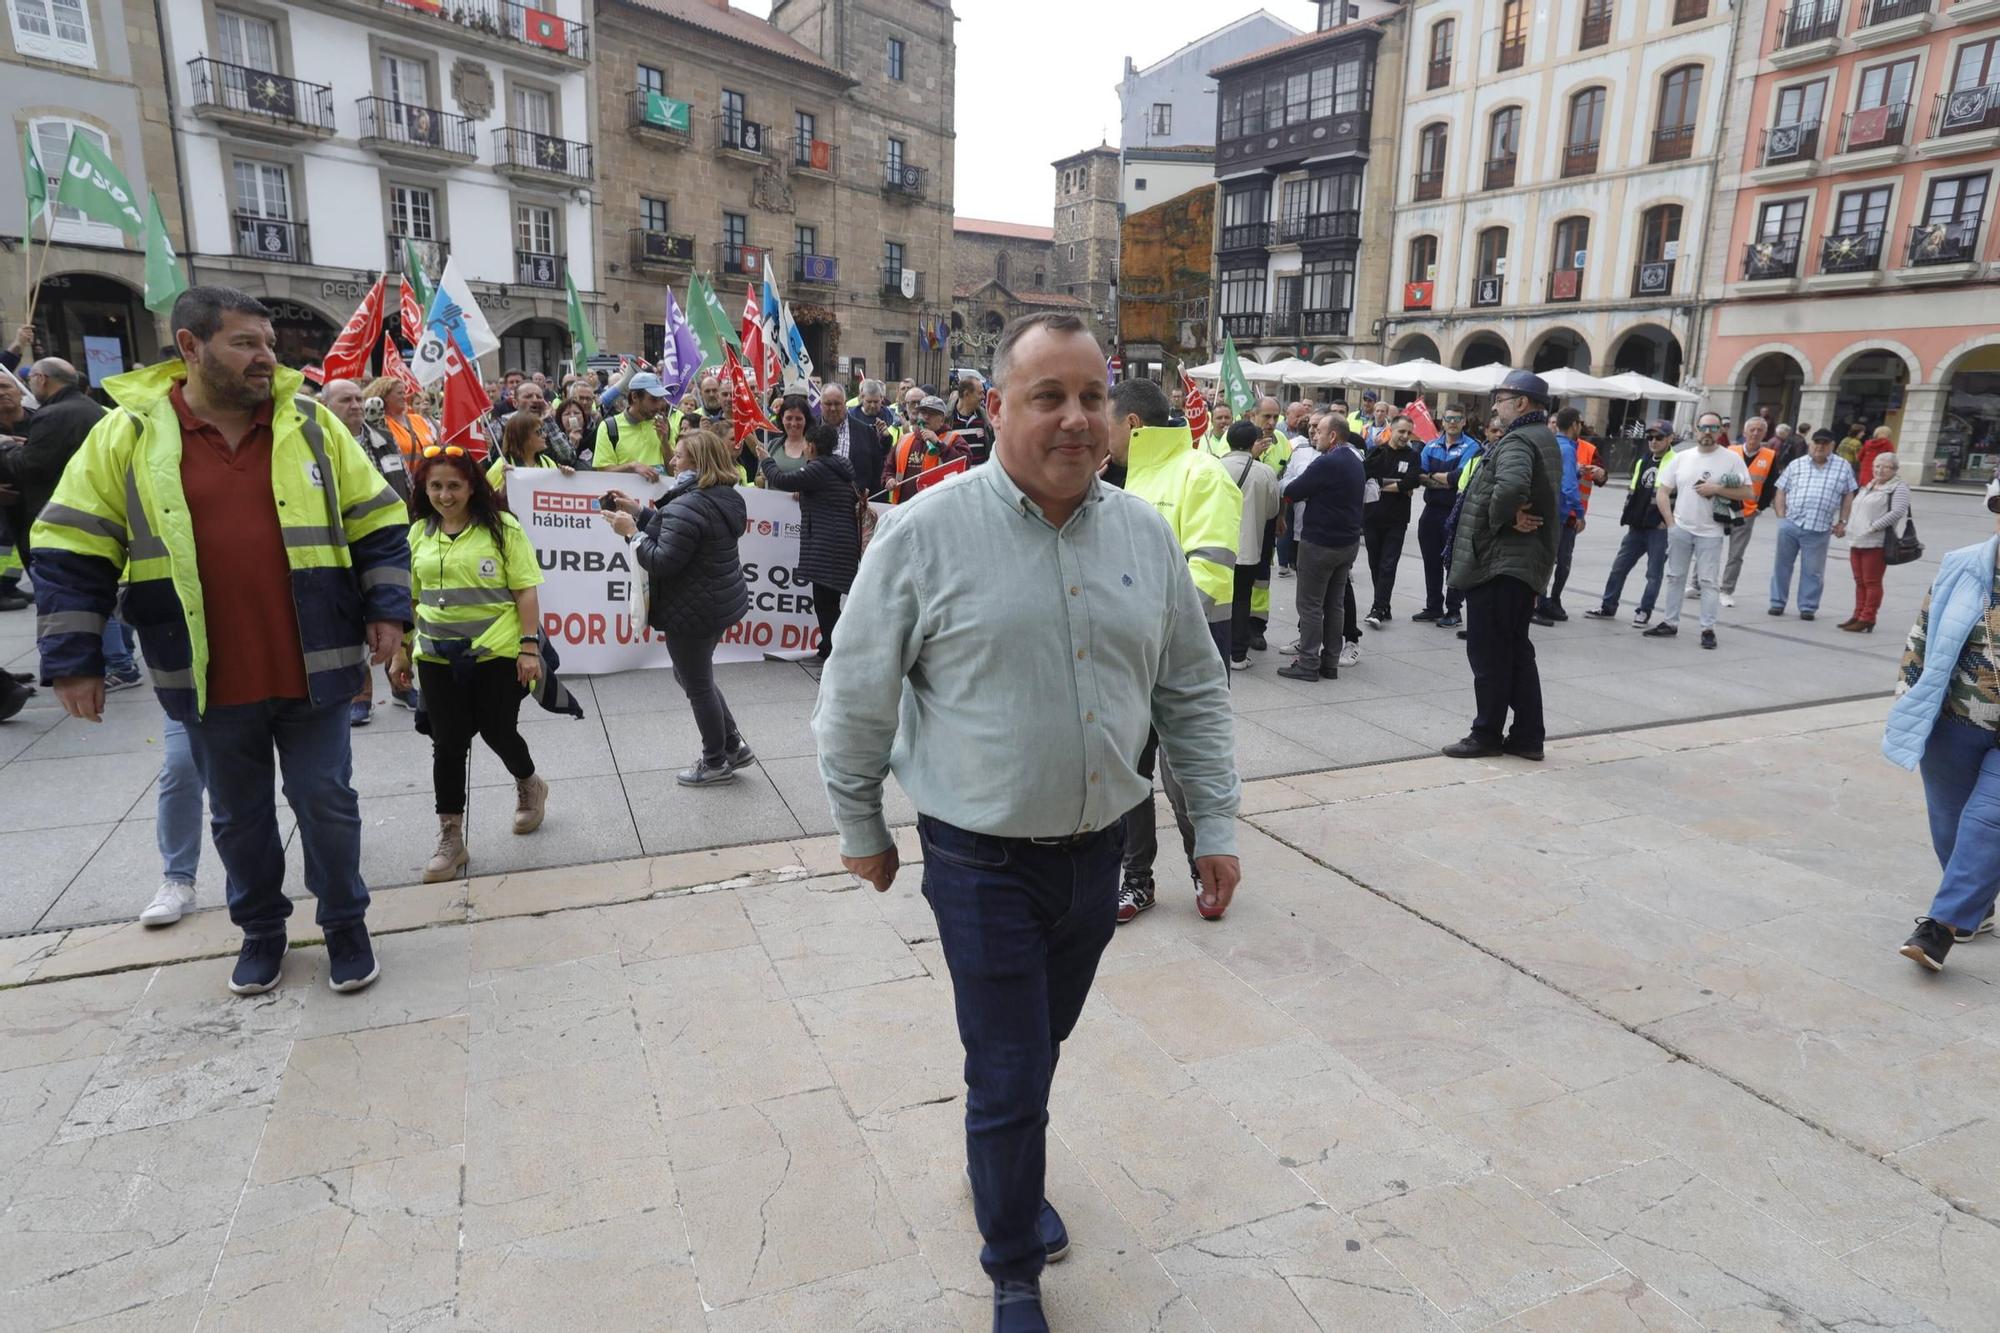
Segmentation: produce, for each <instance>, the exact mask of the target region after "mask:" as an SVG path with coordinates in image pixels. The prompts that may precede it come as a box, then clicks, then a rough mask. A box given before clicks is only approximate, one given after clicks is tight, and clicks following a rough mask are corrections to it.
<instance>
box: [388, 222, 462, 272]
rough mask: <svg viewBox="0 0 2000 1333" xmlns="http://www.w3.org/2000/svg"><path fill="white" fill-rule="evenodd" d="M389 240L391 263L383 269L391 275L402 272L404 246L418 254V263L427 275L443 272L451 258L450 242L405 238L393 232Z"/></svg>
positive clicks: (419, 237)
mask: <svg viewBox="0 0 2000 1333" xmlns="http://www.w3.org/2000/svg"><path fill="white" fill-rule="evenodd" d="M388 239H389V251H388V260H389V262H388V263H386V264H384V265H383V267H384V268H386V269H388V270H389V271H390V272H391V273H396V272H400V271H401V270H402V267H403V247H404V246H408V247H409V248H410V249H412V250H415V251H416V252H417V262H418V263H420V264H422V265H423V266H424V271H425V272H426V273H437V272H441V271H442V270H443V269H444V261H445V260H447V259H449V258H451V242H450V241H437V240H429V239H426V238H424V237H421V236H403V235H399V234H398V233H396V232H393V231H392V232H390V233H388Z"/></svg>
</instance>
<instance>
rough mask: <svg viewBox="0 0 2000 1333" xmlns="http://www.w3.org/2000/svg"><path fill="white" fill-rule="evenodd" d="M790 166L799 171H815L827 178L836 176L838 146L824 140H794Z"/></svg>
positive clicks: (838, 154) (838, 168) (838, 159)
mask: <svg viewBox="0 0 2000 1333" xmlns="http://www.w3.org/2000/svg"><path fill="white" fill-rule="evenodd" d="M792 165H793V166H794V167H796V168H797V169H798V170H800V171H817V172H820V173H821V174H823V175H827V176H838V175H839V174H840V146H839V145H838V144H834V143H829V142H828V141H827V140H825V139H800V138H794V139H793V140H792Z"/></svg>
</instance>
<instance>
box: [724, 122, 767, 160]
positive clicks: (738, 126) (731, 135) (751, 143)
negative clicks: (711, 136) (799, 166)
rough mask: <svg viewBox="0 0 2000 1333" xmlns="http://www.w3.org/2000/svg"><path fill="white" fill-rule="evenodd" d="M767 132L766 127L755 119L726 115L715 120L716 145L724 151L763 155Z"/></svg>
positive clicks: (755, 155) (753, 155) (756, 155)
mask: <svg viewBox="0 0 2000 1333" xmlns="http://www.w3.org/2000/svg"><path fill="white" fill-rule="evenodd" d="M765 133H766V131H765V129H764V127H763V126H762V125H760V124H758V123H757V122H756V121H754V120H744V119H743V118H741V117H740V116H727V115H725V116H723V117H722V118H721V119H719V120H717V121H716V122H715V146H716V148H718V149H720V150H722V151H724V152H730V153H748V154H749V155H750V156H752V157H762V156H764V138H765Z"/></svg>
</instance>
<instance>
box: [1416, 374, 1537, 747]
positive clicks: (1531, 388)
mask: <svg viewBox="0 0 2000 1333" xmlns="http://www.w3.org/2000/svg"><path fill="white" fill-rule="evenodd" d="M1548 407H1549V386H1548V385H1547V383H1545V382H1544V381H1543V379H1542V377H1541V376H1540V375H1536V374H1533V373H1531V372H1529V371H1525V370H1516V371H1513V372H1512V373H1510V374H1509V375H1508V376H1507V378H1506V379H1504V380H1502V381H1501V382H1500V387H1499V388H1498V389H1496V390H1494V393H1493V416H1494V419H1495V420H1496V421H1498V422H1499V423H1500V425H1501V426H1502V427H1503V429H1504V431H1505V433H1504V434H1503V435H1501V437H1500V439H1499V441H1498V442H1497V443H1495V444H1494V445H1493V446H1492V447H1491V448H1489V449H1488V450H1487V452H1486V456H1485V457H1484V458H1483V459H1482V460H1481V463H1480V466H1479V468H1478V469H1477V470H1476V471H1474V472H1473V474H1472V476H1471V477H1470V478H1469V479H1468V480H1467V481H1466V484H1465V499H1464V504H1463V505H1462V507H1461V509H1460V513H1459V522H1458V532H1457V535H1456V537H1455V538H1454V541H1453V544H1452V558H1451V583H1452V586H1453V587H1455V588H1463V589H1464V590H1465V611H1466V626H1465V655H1466V658H1467V659H1468V660H1469V661H1470V662H1471V664H1472V690H1473V694H1474V696H1475V698H1476V699H1477V701H1478V709H1479V711H1478V715H1477V716H1476V717H1475V718H1474V719H1473V722H1472V731H1471V733H1470V734H1469V735H1467V736H1466V737H1465V738H1464V739H1463V740H1460V741H1455V742H1453V743H1452V744H1450V745H1447V746H1446V747H1445V748H1444V753H1445V754H1446V755H1447V756H1449V757H1450V758H1453V759H1476V758H1480V757H1483V756H1486V755H1494V754H1503V753H1504V754H1513V755H1519V756H1520V757H1521V758H1523V759H1540V758H1541V757H1542V741H1543V739H1544V730H1543V722H1542V678H1541V673H1540V671H1539V670H1538V669H1537V668H1536V666H1535V646H1534V644H1533V643H1531V642H1529V639H1528V626H1529V618H1530V617H1531V616H1533V615H1534V612H1535V599H1536V598H1538V597H1540V596H1541V594H1542V593H1543V591H1544V590H1546V589H1547V588H1548V586H1549V579H1550V578H1551V577H1552V576H1553V575H1554V574H1555V568H1556V545H1557V541H1558V539H1559V538H1560V536H1561V531H1560V528H1559V527H1558V520H1559V518H1560V517H1561V513H1560V506H1561V491H1562V473H1563V462H1562V450H1561V448H1560V447H1559V446H1558V445H1557V444H1556V436H1555V432H1554V431H1552V430H1550V429H1549V418H1548ZM1510 710H1511V711H1512V712H1513V714H1514V728H1513V730H1512V732H1509V731H1508V730H1507V714H1508V712H1509V711H1510Z"/></svg>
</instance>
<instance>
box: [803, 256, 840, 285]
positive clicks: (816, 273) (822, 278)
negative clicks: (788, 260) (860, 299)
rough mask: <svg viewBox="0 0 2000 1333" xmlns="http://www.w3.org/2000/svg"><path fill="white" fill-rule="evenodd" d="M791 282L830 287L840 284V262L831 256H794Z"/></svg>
mask: <svg viewBox="0 0 2000 1333" xmlns="http://www.w3.org/2000/svg"><path fill="white" fill-rule="evenodd" d="M792 281H793V282H803V283H817V284H818V285H820V286H822V287H832V286H835V285H837V284H838V283H839V282H840V261H839V260H838V259H835V258H834V257H833V256H832V255H822V254H818V253H814V254H809V255H808V254H794V255H793V256H792Z"/></svg>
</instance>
